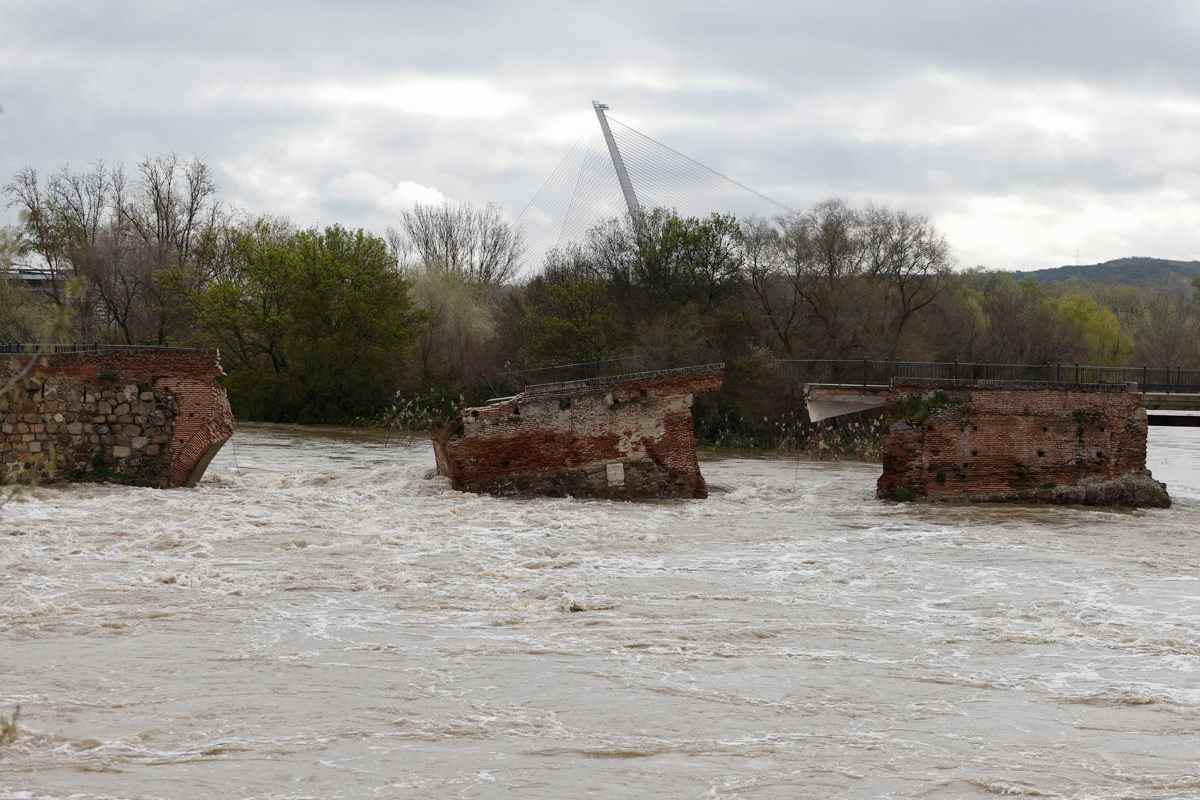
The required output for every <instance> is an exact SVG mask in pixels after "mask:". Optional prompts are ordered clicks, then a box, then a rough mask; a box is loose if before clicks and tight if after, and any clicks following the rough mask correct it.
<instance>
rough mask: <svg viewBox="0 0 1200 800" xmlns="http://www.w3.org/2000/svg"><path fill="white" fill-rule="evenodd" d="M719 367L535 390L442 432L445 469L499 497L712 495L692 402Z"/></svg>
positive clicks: (711, 387) (455, 481)
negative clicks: (699, 456)
mask: <svg viewBox="0 0 1200 800" xmlns="http://www.w3.org/2000/svg"><path fill="white" fill-rule="evenodd" d="M723 372H724V371H723V370H722V369H721V368H719V367H711V368H697V369H689V370H673V371H670V372H665V373H653V374H648V375H644V376H628V377H624V378H615V379H607V380H601V381H591V382H580V383H563V384H550V385H546V386H539V387H530V388H529V389H527V390H526V392H524V393H523V394H520V395H517V396H516V397H514V398H511V399H509V400H505V401H503V402H499V403H495V404H492V405H489V406H483V407H480V408H469V409H465V410H464V411H463V412H462V413H461V414H460V415H459V417H458V418H457V419H456V420H455V421H454V422H453V423H452V424H451V425H449V426H447V427H445V428H443V429H442V430H440V431H437V432H436V433H435V434H434V440H433V443H434V453H435V456H436V458H437V465H438V472H439V473H440V474H442V475H445V476H447V477H448V478H449V479H450V481H451V483H452V485H453V486H454V487H455V488H456V489H461V490H464V491H473V492H487V493H491V494H536V495H550V496H567V495H571V496H578V497H610V498H629V499H632V498H648V497H705V496H707V493H708V492H707V488H706V487H705V484H704V478H703V476H701V474H700V467H699V464H698V463H697V460H696V439H695V433H694V431H693V423H692V399H693V397H694V396H695V395H696V394H700V393H703V392H711V391H716V390H717V389H719V388H720V387H721V380H722V377H723Z"/></svg>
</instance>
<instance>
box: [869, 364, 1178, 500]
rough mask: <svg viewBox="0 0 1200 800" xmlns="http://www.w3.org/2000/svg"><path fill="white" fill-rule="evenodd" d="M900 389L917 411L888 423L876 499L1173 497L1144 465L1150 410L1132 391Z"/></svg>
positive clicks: (1105, 389)
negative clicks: (878, 497) (877, 497)
mask: <svg viewBox="0 0 1200 800" xmlns="http://www.w3.org/2000/svg"><path fill="white" fill-rule="evenodd" d="M897 395H898V396H900V397H901V398H902V399H901V402H902V403H905V402H907V403H908V404H909V405H910V406H911V407H912V409H913V411H914V418H912V419H910V420H909V421H906V422H898V423H896V424H894V425H893V426H892V427H891V429H890V431H889V432H888V434H887V436H886V438H885V440H884V445H883V475H882V476H881V477H880V478H879V482H878V485H877V491H878V494H879V496H880V497H884V498H891V499H897V500H909V499H920V498H924V499H930V500H967V501H1023V500H1029V501H1040V502H1052V503H1081V504H1089V505H1116V506H1147V505H1149V506H1158V505H1168V504H1169V503H1170V498H1169V497H1168V496H1167V494H1166V489H1165V487H1164V486H1163V485H1162V484H1160V483H1158V482H1156V481H1154V480H1153V479H1152V478H1151V476H1150V473H1149V472H1148V471H1147V470H1146V412H1145V409H1144V408H1143V407H1142V396H1141V394H1140V393H1138V392H1133V391H1124V390H1119V389H1113V388H1110V387H1102V388H1096V389H1086V388H1081V387H1077V386H1075V387H1069V388H1067V387H1062V388H1047V387H1044V386H1040V387H1011V388H993V387H963V388H948V389H940V390H932V391H931V390H929V389H928V388H918V387H897ZM904 398H907V400H905V399H904Z"/></svg>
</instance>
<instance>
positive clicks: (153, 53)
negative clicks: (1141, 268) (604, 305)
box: [0, 0, 1200, 268]
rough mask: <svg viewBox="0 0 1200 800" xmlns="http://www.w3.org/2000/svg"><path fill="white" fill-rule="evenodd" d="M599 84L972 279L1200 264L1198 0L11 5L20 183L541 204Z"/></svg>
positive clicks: (601, 91) (351, 211)
mask: <svg viewBox="0 0 1200 800" xmlns="http://www.w3.org/2000/svg"><path fill="white" fill-rule="evenodd" d="M593 98H597V99H600V100H603V101H605V102H607V103H608V104H609V105H610V106H611V107H612V112H613V114H614V115H617V116H619V117H620V118H621V119H622V120H624V121H626V122H628V123H629V124H631V125H633V126H635V127H636V128H638V129H640V130H642V131H644V132H646V133H648V134H650V135H652V136H654V137H655V138H657V139H659V140H661V141H663V142H666V143H668V144H670V145H672V146H673V147H675V148H677V149H679V150H682V151H683V152H685V153H687V154H689V155H691V156H693V157H695V158H698V159H700V160H702V161H704V162H706V163H708V164H711V165H712V166H714V167H716V168H718V169H720V170H721V171H722V172H725V173H727V174H729V175H732V176H733V177H736V178H738V179H739V180H741V181H743V182H745V183H747V184H749V185H751V186H753V187H755V188H757V189H759V190H761V191H763V192H765V193H767V194H769V195H771V196H773V197H776V198H779V199H780V200H782V201H784V202H786V203H787V204H789V205H792V206H796V207H802V206H805V205H808V204H811V203H813V202H816V201H818V200H821V199H824V198H826V197H830V196H841V197H845V198H848V199H850V200H852V201H855V202H866V201H874V202H878V203H884V204H889V205H893V206H899V207H904V208H908V209H912V210H916V211H920V212H923V213H926V214H928V215H930V216H931V217H933V218H934V220H935V221H936V222H937V223H938V225H939V226H940V227H941V229H942V230H943V231H944V232H945V233H946V235H947V237H948V238H949V240H950V242H951V244H952V245H953V247H954V248H955V252H956V255H957V260H958V262H959V263H960V264H961V265H963V266H970V265H975V264H982V265H985V266H989V267H995V268H1029V267H1042V266H1052V265H1059V264H1067V263H1072V262H1074V261H1075V259H1076V251H1078V254H1079V256H1078V257H1079V259H1080V260H1081V261H1082V262H1085V263H1090V262H1095V261H1101V260H1105V259H1109V258H1117V257H1120V256H1128V255H1146V256H1159V257H1164V258H1179V259H1200V0H1179V1H1178V2H1153V0H1151V1H1150V2H1137V3H1135V2H1128V1H1127V0H1126V1H1124V2H1082V1H1081V2H1051V1H1050V0H1036V1H1035V0H1029V1H1016V0H1015V1H1013V2H1003V1H1002V0H992V1H991V2H986V1H980V2H971V1H970V0H944V1H943V0H937V1H936V2H921V0H910V1H909V2H903V3H901V2H894V1H893V0H871V2H853V0H841V2H828V3H817V2H802V1H801V0H757V1H756V2H753V3H747V2H727V3H722V2H711V1H710V2H705V3H703V4H700V3H694V4H684V3H676V2H665V1H664V0H653V1H652V2H647V0H639V1H638V2H631V3H625V2H619V1H616V2H605V3H596V4H592V3H588V4H573V3H570V2H545V3H539V2H520V3H519V2H509V3H482V2H479V3H455V2H421V3H403V2H394V1H388V2H383V1H381V2H346V1H343V2H336V3H335V2H328V3H324V2H322V3H317V2H302V1H300V0H288V1H287V2H283V0H275V2H258V3H255V2H248V1H247V0H243V1H242V2H230V3H221V2H195V1H194V0H193V2H189V3H168V2H136V1H135V0H123V2H119V3H106V2H99V1H98V0H93V2H87V3H82V2H78V0H74V2H62V3H58V2H21V1H20V0H0V105H2V106H3V113H2V114H0V175H3V176H5V178H6V179H7V176H11V174H12V173H13V172H14V171H15V170H16V169H17V168H19V167H21V166H24V165H31V166H35V167H37V168H39V169H40V170H45V171H49V170H52V169H53V168H55V167H57V166H59V165H61V164H63V163H65V162H69V163H71V164H72V165H73V166H85V165H86V164H88V163H89V162H91V161H94V160H96V159H104V160H105V161H108V162H115V161H124V162H126V163H127V164H132V163H134V162H136V161H137V160H138V158H139V157H140V156H142V155H144V154H154V153H162V152H168V151H176V152H179V153H181V154H186V155H192V154H196V155H200V156H201V157H203V158H205V159H206V160H208V161H209V162H210V163H211V164H212V165H213V167H214V168H215V171H216V177H217V180H218V183H219V187H220V190H221V196H222V198H223V199H224V200H225V201H226V202H228V203H230V204H232V205H234V206H237V207H238V208H241V209H244V210H246V211H250V212H269V213H278V214H286V215H289V216H290V217H292V218H293V219H294V220H295V221H296V222H299V223H301V224H312V223H320V224H326V223H332V222H341V223H343V224H347V225H351V226H355V227H357V226H363V227H367V228H371V229H375V230H378V231H382V230H383V229H384V228H385V227H386V226H387V225H388V224H389V222H390V221H392V220H394V218H395V216H396V213H397V211H398V210H399V209H402V208H404V207H405V206H406V205H408V204H410V203H411V202H413V201H415V200H424V201H428V200H437V199H440V198H449V199H452V200H455V201H472V202H477V203H486V202H495V203H497V204H499V205H500V206H501V207H502V208H503V209H505V210H506V211H507V212H508V213H510V214H512V215H513V216H515V215H516V213H517V212H519V211H520V209H521V208H522V206H524V205H525V203H526V202H527V201H528V200H529V199H530V197H531V196H532V195H533V193H534V192H535V191H536V189H537V188H538V186H539V184H540V183H541V182H542V180H543V179H544V178H545V177H546V176H547V175H548V174H549V173H550V172H551V170H553V169H554V167H555V165H556V164H557V163H558V162H559V160H560V159H561V158H562V157H563V154H564V152H566V151H567V150H568V148H570V147H571V146H572V145H573V144H575V143H576V142H578V141H580V140H581V139H582V138H584V137H586V136H589V135H592V134H593V133H594V131H595V128H596V119H595V116H594V115H593V113H592V110H591V107H590V101H591V100H592V99H593ZM0 219H5V220H8V221H10V222H11V221H13V220H14V219H15V216H14V215H13V212H11V211H4V212H3V216H0Z"/></svg>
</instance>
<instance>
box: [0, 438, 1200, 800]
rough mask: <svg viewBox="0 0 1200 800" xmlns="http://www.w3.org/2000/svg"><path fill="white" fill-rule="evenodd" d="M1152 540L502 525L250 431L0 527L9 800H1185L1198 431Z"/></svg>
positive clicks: (469, 504) (762, 474)
mask: <svg viewBox="0 0 1200 800" xmlns="http://www.w3.org/2000/svg"><path fill="white" fill-rule="evenodd" d="M1150 452H1151V467H1152V468H1153V470H1154V472H1155V476H1156V477H1158V478H1159V479H1160V480H1166V481H1167V482H1168V483H1169V486H1170V490H1171V492H1172V494H1173V496H1174V498H1175V501H1176V505H1175V507H1174V508H1172V509H1170V510H1165V511H1163V510H1154V511H1144V512H1110V511H1100V510H1081V509H1074V508H1070V509H1067V508H1021V507H990V508H952V507H931V506H905V505H896V504H889V503H883V502H880V501H878V500H876V499H875V498H874V496H873V495H874V483H875V479H876V477H877V475H878V469H879V468H878V467H877V466H872V465H863V464H821V463H798V462H797V461H795V460H789V459H785V458H763V459H752V458H709V459H708V460H706V461H705V462H704V464H703V468H704V472H705V475H706V477H707V478H708V481H709V483H710V485H711V486H712V488H713V494H712V496H711V497H710V498H709V499H708V500H706V501H688V502H663V503H640V504H631V503H610V502H595V501H592V502H588V501H576V500H521V501H516V500H505V499H495V498H490V497H477V496H472V495H467V494H460V493H457V492H454V491H451V490H450V489H449V488H447V487H446V485H445V484H443V483H442V482H441V481H440V480H439V479H428V478H426V473H427V471H428V470H429V469H430V468H431V467H432V465H433V456H432V452H431V450H430V448H429V446H428V444H427V443H426V442H425V441H421V440H402V441H399V442H398V441H396V440H394V439H393V440H392V441H390V442H384V441H383V440H382V439H380V438H377V437H374V436H368V435H362V434H342V435H322V434H318V433H314V432H313V431H304V430H300V429H285V428H269V427H251V426H246V427H243V428H242V429H241V430H240V431H239V432H238V433H237V435H236V436H235V438H234V439H233V441H232V442H231V443H230V444H229V445H227V446H226V447H225V449H224V450H223V451H222V452H221V454H220V456H219V457H218V459H217V460H216V461H215V462H214V464H213V466H212V468H211V469H210V471H209V473H208V475H207V477H206V478H205V480H204V481H203V483H202V484H201V485H200V487H199V488H197V489H195V490H172V491H155V490H148V489H129V488H120V487H109V486H75V487H68V488H39V489H36V490H34V491H33V492H32V494H26V495H23V496H22V497H19V498H18V499H17V500H15V501H13V502H12V503H10V504H9V505H8V506H6V507H5V508H4V509H3V510H2V511H0V715H8V714H9V713H10V712H11V710H12V708H13V707H14V706H15V705H17V704H20V705H21V709H22V714H21V719H20V723H19V724H20V731H19V734H18V738H17V739H16V741H15V742H14V743H11V744H8V745H0V797H13V798H49V797H54V798H66V797H73V798H157V797H164V798H209V797H211V798H218V797H219V798H264V799H265V798H393V797H402V798H407V797H413V798H492V797H514V798H516V797H519V798H578V797H606V798H607V797H614V798H623V797H629V798H633V797H639V798H640V797H654V798H794V797H821V798H842V797H854V798H876V797H904V798H910V797H911V798H959V797H965V798H971V797H996V796H1035V797H1037V796H1045V797H1066V798H1184V797H1200V429H1194V428H1190V429H1189V428H1153V429H1151V445H1150Z"/></svg>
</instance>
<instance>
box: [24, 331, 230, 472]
mask: <svg viewBox="0 0 1200 800" xmlns="http://www.w3.org/2000/svg"><path fill="white" fill-rule="evenodd" d="M36 359H37V361H36V364H35V366H34V369H33V370H32V371H31V372H30V373H29V374H28V375H27V376H26V377H25V378H23V379H21V380H20V381H19V382H18V383H17V384H16V385H15V386H13V387H12V388H11V389H10V390H9V391H8V392H7V393H6V394H5V396H3V397H0V420H2V422H0V425H2V427H0V481H10V482H32V481H56V480H112V481H118V482H121V483H129V484H135V485H140V486H155V487H176V486H194V485H195V484H196V483H197V482H198V481H199V480H200V478H201V477H202V476H203V475H204V471H205V469H206V468H207V467H208V464H209V462H210V461H211V460H212V458H213V456H214V455H216V453H217V451H218V450H220V448H221V445H223V444H224V443H225V442H226V441H227V440H228V439H229V437H230V436H231V435H232V434H233V427H234V420H233V413H232V412H231V410H230V408H229V400H228V398H227V397H226V394H225V389H224V388H223V387H222V386H221V385H220V383H219V382H218V379H219V378H220V377H221V376H223V375H224V374H225V373H224V372H223V371H222V370H221V365H220V362H219V360H218V356H217V353H216V351H214V350H154V349H144V350H139V349H131V350H111V351H102V352H98V353H60V354H54V355H41V356H36ZM26 363H28V357H26V356H5V357H4V358H2V359H0V385H2V384H3V383H6V382H7V378H8V376H11V375H13V374H16V373H18V372H19V371H20V370H21V368H23V367H24V366H25V364H26Z"/></svg>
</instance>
